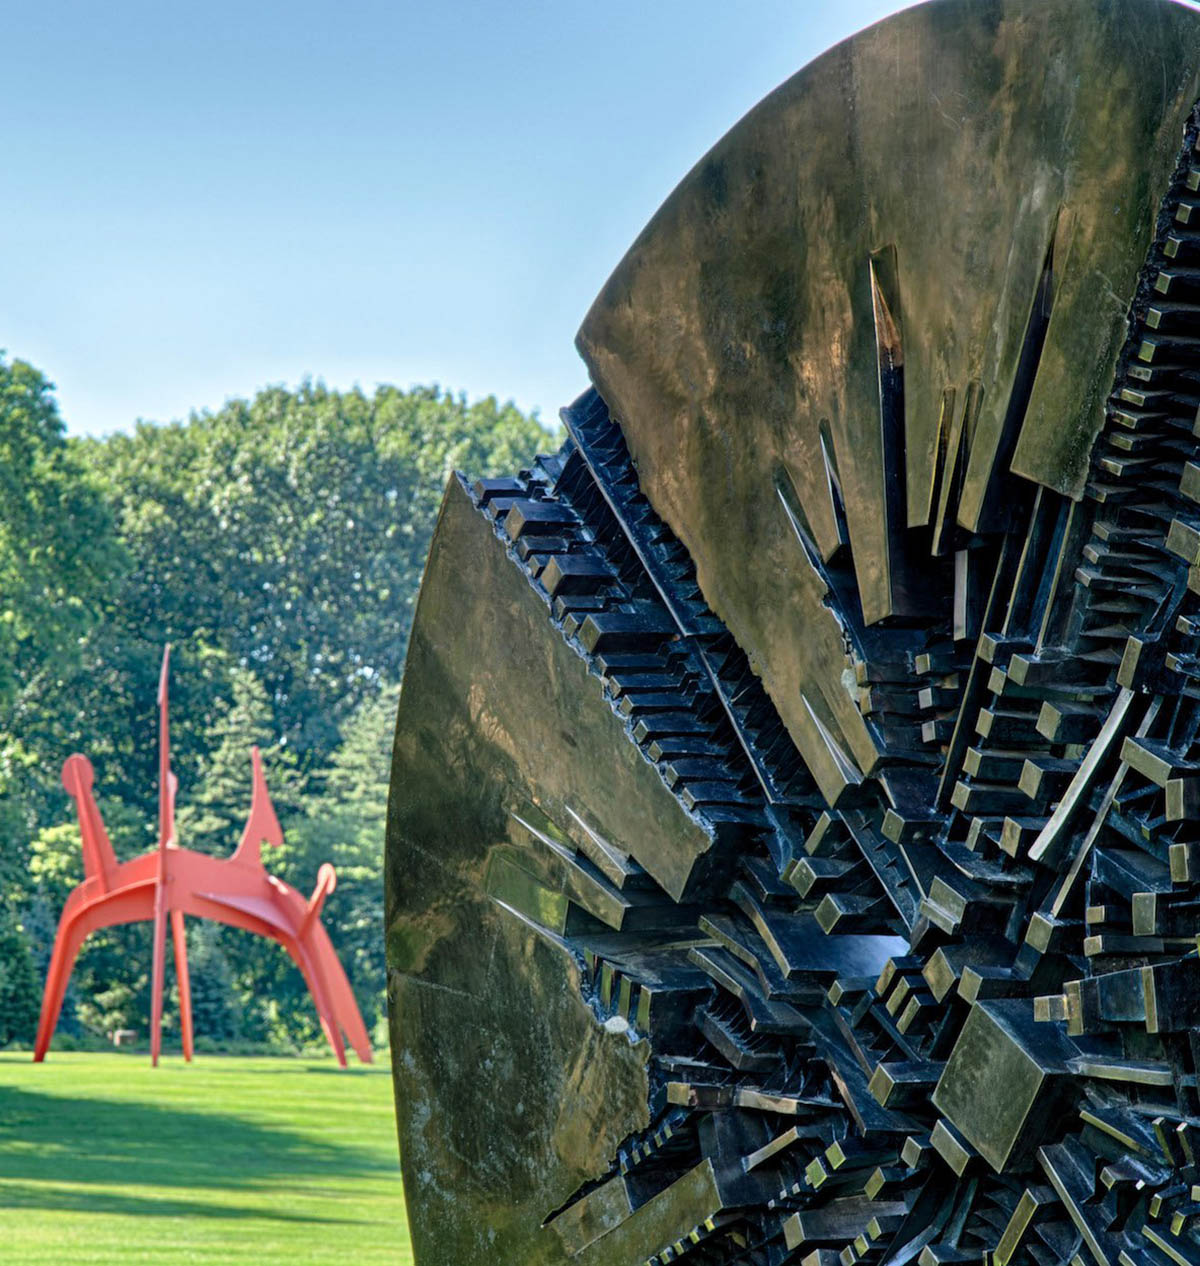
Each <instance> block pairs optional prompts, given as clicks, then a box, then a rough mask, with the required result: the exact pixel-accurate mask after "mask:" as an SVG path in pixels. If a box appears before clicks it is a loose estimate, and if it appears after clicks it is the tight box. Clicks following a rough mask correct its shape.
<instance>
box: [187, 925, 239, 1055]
mask: <svg viewBox="0 0 1200 1266" xmlns="http://www.w3.org/2000/svg"><path fill="white" fill-rule="evenodd" d="M188 975H189V979H190V981H191V987H192V1026H193V1030H194V1032H195V1034H196V1036H197V1037H206V1038H209V1039H210V1040H211V1041H213V1042H218V1043H220V1042H234V1041H236V1040H237V1039H238V1038H239V1037H241V1028H242V1023H241V1007H240V1005H239V1002H238V998H237V994H236V992H235V989H234V981H233V969H232V968H231V967H230V965H229V958H228V956H227V955H226V953H225V948H224V945H223V937H222V928H221V927H220V925H218V924H216V923H206V922H204V921H203V920H192V922H191V923H190V925H189V927H188Z"/></svg>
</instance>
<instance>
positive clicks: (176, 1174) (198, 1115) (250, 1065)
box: [0, 1051, 412, 1266]
mask: <svg viewBox="0 0 1200 1266" xmlns="http://www.w3.org/2000/svg"><path fill="white" fill-rule="evenodd" d="M0 1262H15V1263H20V1264H21V1266H42V1264H43V1263H44V1264H45V1266H64V1263H72V1266H74V1264H76V1263H79V1264H85V1263H86V1264H87V1266H93V1264H95V1266H108V1264H109V1263H112V1266H117V1264H118V1263H121V1264H123V1266H128V1264H130V1263H172V1264H174V1263H187V1262H204V1263H211V1264H212V1266H251V1264H253V1266H275V1264H276V1263H278V1264H279V1266H293V1264H311V1266H316V1264H318V1263H320V1264H321V1266H325V1264H326V1263H329V1264H332V1263H335V1262H337V1263H343V1262H353V1263H356V1266H357V1264H362V1266H373V1264H374V1263H381V1264H382V1263H387V1266H411V1263H412V1252H411V1249H410V1248H409V1242H408V1226H407V1221H406V1218H405V1211H404V1198H403V1194H402V1191H401V1186H400V1170H399V1163H398V1159H397V1154H396V1132H395V1127H394V1123H393V1114H392V1094H391V1082H390V1078H389V1077H388V1074H387V1071H386V1058H385V1059H384V1060H383V1061H381V1062H380V1063H379V1064H376V1065H375V1066H373V1067H371V1068H360V1067H353V1068H351V1069H349V1070H347V1071H345V1072H343V1071H342V1070H340V1069H339V1068H338V1067H337V1066H336V1065H335V1064H334V1063H333V1062H332V1061H323V1060H289V1059H269V1058H251V1059H240V1058H228V1057H222V1056H218V1055H205V1056H197V1057H196V1061H195V1063H193V1064H191V1065H185V1064H184V1062H183V1061H182V1059H180V1058H179V1057H178V1056H175V1057H169V1058H165V1059H164V1060H163V1061H162V1063H161V1065H160V1067H159V1068H158V1069H152V1068H151V1067H150V1064H149V1060H148V1059H147V1058H146V1057H145V1056H135V1055H122V1054H115V1053H112V1054H110V1053H104V1054H80V1053H61V1054H59V1053H56V1052H54V1051H51V1053H50V1055H49V1056H48V1057H47V1061H46V1063H45V1064H41V1065H34V1064H33V1063H31V1062H30V1057H29V1056H28V1055H27V1054H17V1053H11V1052H4V1053H0Z"/></svg>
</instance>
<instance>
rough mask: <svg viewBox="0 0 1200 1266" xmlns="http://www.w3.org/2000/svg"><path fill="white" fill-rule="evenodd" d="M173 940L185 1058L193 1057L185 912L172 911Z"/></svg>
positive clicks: (190, 990)
mask: <svg viewBox="0 0 1200 1266" xmlns="http://www.w3.org/2000/svg"><path fill="white" fill-rule="evenodd" d="M171 941H172V942H173V944H174V946H175V978H176V980H178V982H179V1031H180V1033H181V1035H182V1037H183V1058H184V1059H186V1060H189V1061H190V1060H191V1058H192V981H191V977H190V976H189V975H188V960H187V931H186V928H185V927H184V922H183V912H182V911H181V910H172V911H171Z"/></svg>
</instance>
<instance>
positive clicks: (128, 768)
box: [0, 358, 554, 1044]
mask: <svg viewBox="0 0 1200 1266" xmlns="http://www.w3.org/2000/svg"><path fill="white" fill-rule="evenodd" d="M553 442H554V441H553V439H552V437H550V436H549V435H547V433H546V432H545V431H544V430H543V429H542V427H541V426H540V425H539V424H538V422H537V420H536V419H535V418H530V417H527V416H525V415H524V414H522V413H521V412H520V411H519V410H517V409H516V408H515V407H514V406H513V405H511V404H509V405H500V404H498V403H497V402H496V400H495V399H492V398H489V399H487V400H484V401H480V402H477V403H474V404H468V403H467V401H466V400H465V398H462V397H456V396H452V395H449V394H447V393H445V392H442V391H440V390H438V389H437V388H416V389H413V390H410V391H401V390H399V389H397V388H395V387H380V388H379V389H378V390H376V391H375V393H374V394H373V395H367V394H365V393H363V392H361V391H357V390H356V391H351V392H336V391H331V390H328V389H327V388H325V387H324V386H322V385H320V384H313V383H304V384H303V385H302V386H300V387H299V388H298V389H296V390H294V391H289V390H285V389H283V388H271V389H269V390H266V391H263V392H260V393H259V395H258V396H256V397H255V398H254V399H253V400H251V401H245V400H233V401H230V402H229V403H228V404H226V406H225V407H224V408H223V409H221V410H220V411H219V412H217V413H203V414H198V415H193V416H192V417H191V418H190V419H189V420H188V421H187V422H184V423H173V424H171V425H169V426H157V425H150V424H146V423H139V424H138V425H137V427H136V428H135V429H134V431H133V433H132V434H129V435H115V436H111V437H109V438H106V439H89V440H68V439H67V438H66V437H65V434H64V428H63V424H62V421H61V419H60V418H59V415H58V411H57V407H56V405H55V402H54V399H53V395H52V391H51V388H50V385H49V384H48V383H47V382H46V380H45V379H44V378H43V377H42V376H41V374H39V373H38V371H37V370H35V369H33V368H32V367H31V366H29V365H27V364H24V363H23V362H21V361H18V360H14V361H5V360H4V359H2V358H0V494H2V495H3V503H2V506H3V508H2V509H0V967H2V969H3V970H2V971H0V1044H3V1043H5V1042H8V1041H14V1040H16V1041H21V1040H27V1039H28V1037H29V1036H30V1033H29V1029H30V1024H31V1020H30V1007H29V1000H28V995H29V993H30V991H31V989H33V988H35V987H36V984H37V983H38V982H39V981H40V977H41V975H42V974H43V973H44V969H45V964H46V961H47V958H48V955H49V949H50V943H51V941H52V938H53V932H54V922H55V918H56V917H57V912H58V910H59V909H60V908H61V905H62V901H63V899H64V898H65V896H66V894H67V892H68V891H69V890H70V888H71V886H72V885H73V884H74V883H76V882H78V880H79V878H80V877H81V860H80V852H79V838H78V832H77V830H76V828H75V826H74V824H73V819H72V817H71V813H70V804H69V801H68V800H67V798H66V796H65V795H64V793H63V790H62V786H61V783H60V782H59V780H58V771H59V768H60V767H61V763H62V760H63V758H64V757H65V756H66V755H67V754H69V753H70V752H72V751H76V750H79V751H83V752H85V753H87V754H88V755H89V756H90V757H91V759H92V761H93V764H94V765H95V768H96V788H97V793H98V796H99V798H100V804H101V808H102V811H103V812H104V814H105V817H106V821H107V825H108V829H109V834H110V835H111V837H112V839H113V844H114V847H115V848H116V850H117V853H118V855H119V856H128V855H131V854H132V853H135V852H139V851H142V850H144V849H146V848H149V847H152V846H153V843H154V834H153V832H154V809H155V800H156V796H157V783H156V776H157V775H156V765H155V709H154V699H155V691H156V687H157V681H158V669H159V660H160V657H161V654H162V647H163V644H164V643H165V642H170V643H171V645H172V647H173V651H172V693H171V698H172V742H173V747H174V752H175V758H174V766H175V770H176V773H177V774H178V776H179V782H180V790H179V806H180V809H179V817H178V824H179V834H180V839H181V843H184V844H186V845H187V846H188V847H192V848H198V849H203V850H207V851H211V852H214V853H218V854H225V853H228V852H229V851H231V850H232V848H233V846H234V844H235V843H236V841H237V837H238V834H239V832H240V829H241V825H242V822H243V820H244V815H245V812H246V810H247V808H248V806H249V793H250V764H249V748H250V745H251V744H257V745H258V746H259V747H260V748H261V749H262V751H263V755H264V760H265V763H266V767H267V777H268V782H269V784H270V786H271V792H272V797H273V799H274V801H275V804H276V808H277V810H278V812H279V816H280V819H281V821H282V823H283V826H284V832H285V836H286V842H285V844H284V846H283V848H281V849H280V850H278V852H276V853H274V854H271V855H270V856H268V858H267V861H268V865H269V866H270V867H271V869H273V870H275V871H276V872H277V873H279V874H281V875H282V876H283V877H284V878H285V879H287V880H288V881H289V882H291V883H293V884H295V885H296V886H297V887H299V888H300V889H302V890H304V891H307V890H308V889H309V888H310V887H311V885H312V883H313V880H314V878H315V875H316V870H317V867H318V865H319V864H320V863H321V862H322V861H325V860H330V861H332V862H333V863H334V864H335V866H336V867H337V868H338V872H339V883H338V888H337V892H336V893H335V895H334V896H333V897H332V898H331V899H330V901H329V904H328V905H327V907H326V919H327V922H328V923H329V924H330V927H331V935H332V936H333V940H334V943H335V945H336V946H337V948H338V950H339V952H340V954H341V955H342V959H343V962H344V963H345V965H346V969H347V971H348V973H349V974H350V978H351V982H352V983H353V985H354V987H355V990H356V993H357V994H358V997H359V1001H360V1004H361V1006H362V1009H363V1012H364V1015H365V1017H366V1019H367V1022H368V1026H369V1027H370V1026H371V1025H372V1024H373V1023H374V1022H376V1021H377V1020H378V1018H379V1016H380V1013H381V1010H382V999H383V969H382V950H381V946H382V931H381V927H380V918H381V909H382V893H381V882H382V881H381V873H382V847H383V818H384V811H385V805H386V794H387V763H388V755H389V748H390V731H391V716H392V714H393V713H394V710H395V704H396V698H397V693H398V683H399V679H400V673H401V670H402V667H403V663H404V652H405V646H406V641H407V634H408V628H409V624H410V620H411V614H412V607H413V603H414V601H415V597H416V592H417V587H418V585H419V582H420V576H421V570H422V567H423V565H424V559H425V554H426V551H427V549H428V546H429V539H430V535H431V533H432V529H433V523H434V519H435V516H436V513H437V507H438V504H439V501H440V498H441V494H442V489H443V487H444V485H445V482H446V479H447V478H448V476H449V474H450V472H451V471H452V470H455V469H465V470H467V471H469V472H471V473H472V474H487V473H492V472H494V471H506V470H512V469H515V468H517V467H518V466H520V465H522V464H523V463H525V462H527V461H528V460H529V458H530V457H531V456H532V454H533V453H534V452H535V451H536V450H538V449H544V448H545V447H547V445H548V444H552V443H553ZM191 938H192V940H191V944H192V959H193V993H194V995H195V1000H196V1006H195V1019H196V1025H197V1032H198V1034H203V1035H205V1036H207V1037H209V1038H211V1039H212V1040H214V1041H217V1042H222V1043H226V1044H231V1043H234V1042H237V1041H247V1042H268V1043H292V1042H295V1041H296V1040H304V1039H306V1038H309V1037H313V1036H314V1035H315V1034H316V1031H317V1030H316V1022H315V1016H314V1015H313V1014H312V1009H311V1006H310V1004H309V1002H308V999H307V995H306V993H305V991H304V986H303V982H302V981H301V979H300V977H299V974H298V973H297V972H296V971H295V969H294V968H293V967H292V966H291V964H290V962H289V961H288V960H287V958H286V956H285V955H284V953H283V951H282V950H280V949H279V948H278V947H277V946H275V945H274V944H271V943H267V942H263V941H260V940H258V939H256V938H253V937H250V936H249V935H246V934H243V933H238V932H235V931H230V930H228V929H220V930H217V929H209V928H200V927H198V926H196V927H193V928H192V930H191ZM148 939H149V938H148V933H147V930H146V927H145V926H144V925H132V926H130V927H125V928H115V929H110V930H107V931H104V932H100V933H97V934H95V935H94V936H93V937H92V938H91V939H90V940H89V941H88V943H87V945H86V947H85V949H84V952H83V954H82V955H81V958H80V961H79V964H78V966H77V968H76V973H75V979H74V982H73V987H72V991H71V994H70V995H69V997H68V1002H67V1006H66V1007H65V1008H64V1017H63V1021H62V1023H61V1025H60V1031H63V1030H65V1031H66V1032H68V1033H71V1032H74V1033H76V1034H82V1035H85V1036H86V1035H88V1034H91V1035H102V1034H103V1033H105V1032H107V1031H108V1030H111V1029H113V1028H133V1029H136V1030H138V1031H140V1032H143V1033H144V1032H145V1027H146V1015H147V1013H148V988H149V966H150V957H149V950H148ZM170 1021H171V1016H170V1013H169V1015H168V1023H170Z"/></svg>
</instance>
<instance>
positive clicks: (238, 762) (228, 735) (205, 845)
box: [176, 667, 298, 857]
mask: <svg viewBox="0 0 1200 1266" xmlns="http://www.w3.org/2000/svg"><path fill="white" fill-rule="evenodd" d="M230 687H231V691H230V695H231V697H230V698H229V699H228V700H226V701H224V702H223V703H222V704H221V705H219V707H218V710H217V715H216V719H215V720H214V721H213V722H212V724H211V725H210V726H209V741H210V742H211V743H212V749H211V751H210V752H209V753H208V755H207V756H205V757H204V758H203V759H202V760H201V761H200V763H199V764H198V766H197V767H196V772H195V775H194V785H192V786H187V787H185V786H182V785H181V786H180V791H179V807H178V810H177V813H176V826H177V833H178V835H179V842H180V843H181V844H183V845H184V846H185V847H187V848H195V849H198V850H199V851H200V852H204V853H213V854H216V855H217V856H221V857H224V856H228V855H229V854H231V853H232V852H233V850H234V848H235V847H236V846H237V843H238V840H239V839H240V838H241V833H242V828H243V827H244V826H245V823H246V815H247V814H248V813H249V811H250V796H251V790H252V787H253V773H252V768H251V763H250V749H251V748H252V747H257V748H258V749H259V751H260V752H261V754H262V759H263V766H264V772H265V773H266V777H267V785H268V788H269V789H270V792H271V800H272V803H273V804H274V805H275V812H276V813H277V814H279V815H280V816H281V817H282V816H284V815H286V814H287V813H288V811H289V810H290V809H291V808H292V807H293V806H294V804H295V803H296V801H297V798H298V788H297V781H298V780H297V775H296V770H295V761H294V759H293V758H292V755H291V753H290V752H289V751H287V749H286V748H285V747H284V746H283V745H282V743H281V742H280V739H279V737H278V735H277V734H276V733H275V728H274V727H275V720H274V717H273V715H272V712H271V704H270V700H268V698H267V692H266V690H265V689H264V688H263V685H262V682H260V681H259V680H258V678H257V677H256V676H255V675H254V674H253V673H252V672H251V671H250V670H249V669H247V668H241V667H235V668H234V669H232V671H231V673H230Z"/></svg>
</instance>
